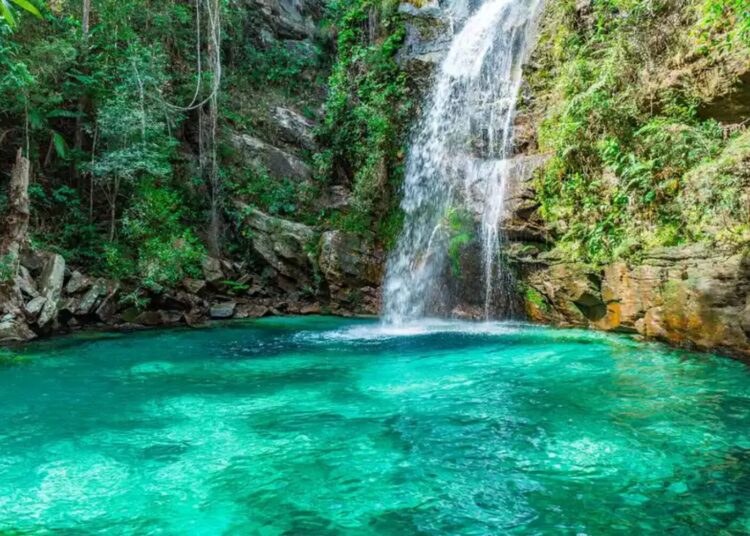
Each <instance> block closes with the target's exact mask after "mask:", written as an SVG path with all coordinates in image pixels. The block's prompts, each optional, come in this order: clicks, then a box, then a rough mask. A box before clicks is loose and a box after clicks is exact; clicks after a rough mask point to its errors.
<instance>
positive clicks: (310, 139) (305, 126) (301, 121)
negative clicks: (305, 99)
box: [271, 106, 316, 151]
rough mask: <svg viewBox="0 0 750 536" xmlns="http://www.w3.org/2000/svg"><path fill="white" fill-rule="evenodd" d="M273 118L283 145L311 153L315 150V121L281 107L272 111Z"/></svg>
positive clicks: (277, 135)
mask: <svg viewBox="0 0 750 536" xmlns="http://www.w3.org/2000/svg"><path fill="white" fill-rule="evenodd" d="M271 117H272V118H273V123H274V124H273V127H274V130H275V134H276V137H277V139H278V140H279V141H280V142H281V143H285V144H288V145H291V146H293V147H299V148H302V149H307V150H310V151H312V150H314V149H315V147H316V144H315V135H314V133H313V129H314V128H315V123H314V122H313V121H311V120H310V119H308V118H306V117H305V116H303V115H301V114H299V113H297V112H296V111H294V110H292V109H291V108H282V107H281V106H276V107H275V108H274V109H273V110H272V111H271Z"/></svg>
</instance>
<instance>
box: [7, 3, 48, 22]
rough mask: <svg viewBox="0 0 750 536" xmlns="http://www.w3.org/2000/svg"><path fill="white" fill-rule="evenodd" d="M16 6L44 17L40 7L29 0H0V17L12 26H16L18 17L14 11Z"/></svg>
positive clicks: (36, 15) (38, 16)
mask: <svg viewBox="0 0 750 536" xmlns="http://www.w3.org/2000/svg"><path fill="white" fill-rule="evenodd" d="M16 8H20V9H22V10H24V11H26V12H28V13H31V14H32V15H34V16H35V17H37V18H42V14H41V13H40V12H39V8H37V7H36V6H35V5H34V4H33V3H32V2H30V1H29V0H0V18H2V20H3V21H5V23H6V24H7V25H8V26H10V27H11V28H13V27H15V26H16V18H15V15H14V13H13V12H14V11H15V9H16Z"/></svg>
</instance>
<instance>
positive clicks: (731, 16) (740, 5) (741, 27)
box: [700, 0, 750, 51]
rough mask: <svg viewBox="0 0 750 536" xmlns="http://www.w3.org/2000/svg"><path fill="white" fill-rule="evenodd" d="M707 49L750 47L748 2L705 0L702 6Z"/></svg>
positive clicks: (703, 31)
mask: <svg viewBox="0 0 750 536" xmlns="http://www.w3.org/2000/svg"><path fill="white" fill-rule="evenodd" d="M700 9H701V13H702V15H703V19H702V21H701V30H702V37H703V39H704V43H705V48H704V51H705V50H706V49H707V48H709V47H718V48H722V49H731V48H733V47H735V46H737V43H738V42H739V43H740V44H742V43H744V44H746V45H750V4H748V2H747V0H704V1H703V3H702V5H701V6H700Z"/></svg>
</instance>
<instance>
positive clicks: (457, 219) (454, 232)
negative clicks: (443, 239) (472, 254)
mask: <svg viewBox="0 0 750 536" xmlns="http://www.w3.org/2000/svg"><path fill="white" fill-rule="evenodd" d="M445 227H446V228H447V229H448V258H449V259H450V265H451V272H452V274H453V276H454V277H461V254H462V253H463V251H464V249H465V248H466V246H467V245H468V244H470V243H471V242H472V241H473V240H474V227H475V223H474V220H473V218H472V217H471V214H470V213H469V212H468V211H466V210H464V209H455V208H452V209H450V210H449V211H448V214H447V216H446V218H445Z"/></svg>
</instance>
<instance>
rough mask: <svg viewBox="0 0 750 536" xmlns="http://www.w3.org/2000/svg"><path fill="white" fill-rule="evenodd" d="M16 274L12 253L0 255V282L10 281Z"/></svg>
mask: <svg viewBox="0 0 750 536" xmlns="http://www.w3.org/2000/svg"><path fill="white" fill-rule="evenodd" d="M15 275H16V262H15V258H14V256H13V255H12V254H10V253H9V254H7V255H3V256H2V257H0V283H5V282H8V281H12V280H13V277H15Z"/></svg>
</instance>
